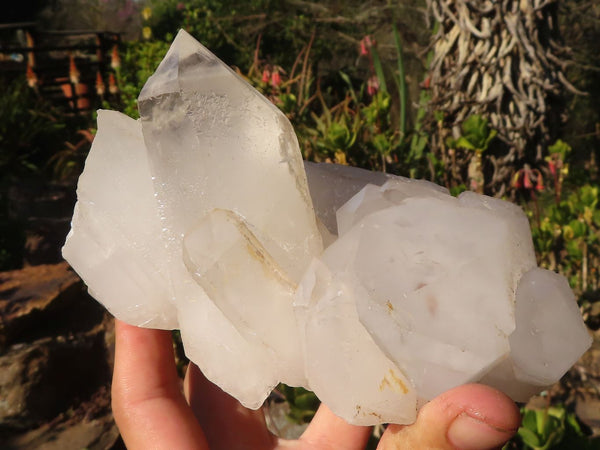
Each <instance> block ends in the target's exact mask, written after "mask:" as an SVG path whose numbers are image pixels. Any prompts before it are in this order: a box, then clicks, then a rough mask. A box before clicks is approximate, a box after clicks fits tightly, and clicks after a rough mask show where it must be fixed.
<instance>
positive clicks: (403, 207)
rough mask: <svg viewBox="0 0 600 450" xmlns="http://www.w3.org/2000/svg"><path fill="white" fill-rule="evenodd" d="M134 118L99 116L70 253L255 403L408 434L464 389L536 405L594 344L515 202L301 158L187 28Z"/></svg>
mask: <svg viewBox="0 0 600 450" xmlns="http://www.w3.org/2000/svg"><path fill="white" fill-rule="evenodd" d="M139 106H140V114H141V119H140V120H139V121H135V120H133V119H130V118H128V117H126V116H124V115H123V114H120V113H117V112H112V111H99V113H98V134H97V135H96V138H95V140H94V143H93V145H92V149H91V151H90V154H89V156H88V159H87V161H86V165H85V170H84V172H83V174H82V175H81V177H80V179H79V185H78V189H77V194H78V202H77V205H76V207H75V211H74V214H73V221H72V229H71V232H70V233H69V235H68V237H67V242H66V243H65V246H64V248H63V255H64V257H65V258H66V259H67V260H68V261H69V262H70V263H71V265H72V266H73V267H74V268H75V270H76V271H77V272H78V273H79V274H80V275H81V277H82V278H83V279H84V281H85V282H86V283H87V285H88V286H89V290H90V293H91V294H92V295H93V296H94V297H95V298H96V299H97V300H98V301H100V302H101V303H102V304H104V305H105V306H106V307H107V308H108V309H109V310H110V312H111V313H112V314H114V315H115V317H117V318H119V319H121V320H124V321H126V322H128V323H131V324H134V325H138V326H145V327H152V328H162V329H172V328H179V329H180V330H181V338H182V340H183V343H184V347H185V351H186V354H187V356H188V357H189V358H190V359H191V360H192V361H193V362H194V363H196V364H197V365H198V366H199V367H200V369H201V370H202V371H203V373H204V374H205V375H206V377H207V378H208V379H209V380H211V381H213V382H214V383H216V384H217V385H218V386H220V387H221V388H222V389H223V390H224V391H226V392H228V393H229V394H231V395H232V396H234V397H235V398H237V399H238V400H239V401H240V402H241V404H243V405H244V406H247V407H250V408H258V407H260V406H261V404H262V403H263V401H264V400H265V399H266V397H267V396H268V395H269V393H270V392H271V390H272V389H273V388H274V387H275V386H276V385H277V384H278V383H279V382H284V383H287V384H289V385H292V386H302V387H305V388H307V389H311V390H313V391H314V392H315V393H316V394H317V395H318V397H319V398H320V399H321V400H322V401H323V402H324V403H325V404H327V405H328V406H329V407H330V408H331V410H332V411H334V413H335V414H337V415H339V416H340V417H342V418H343V419H345V420H346V421H348V422H349V423H353V424H356V425H373V424H378V423H385V422H392V423H400V424H406V423H411V422H413V421H414V420H415V417H416V412H417V409H418V406H420V405H422V404H423V403H424V402H425V401H427V400H430V399H432V398H433V397H435V396H436V395H438V394H440V393H441V392H444V391H445V390H447V389H450V388H452V387H454V386H457V385H460V384H463V383H467V382H482V383H486V384H489V385H490V386H493V387H495V388H497V389H500V390H502V391H503V392H505V393H506V394H508V395H509V396H511V397H512V398H513V399H515V400H518V401H526V400H527V399H528V398H529V397H530V396H531V395H534V394H535V393H537V392H539V391H541V390H543V389H545V388H546V387H547V386H549V385H552V384H553V383H555V382H556V381H558V380H559V378H560V377H561V376H562V375H563V374H564V373H565V372H566V371H567V370H568V369H569V367H571V365H573V364H574V363H575V362H576V360H577V359H578V358H579V356H580V355H581V354H582V353H583V352H585V351H586V349H587V348H588V347H589V346H590V344H591V341H592V339H591V336H590V335H589V333H588V331H587V329H586V327H585V325H584V323H583V320H582V318H581V315H580V313H579V309H578V307H577V303H576V301H575V299H574V296H573V293H572V292H571V290H570V289H569V286H568V283H567V281H566V279H565V278H564V277H562V276H561V275H558V274H555V273H553V272H549V271H547V270H543V269H540V268H538V267H537V265H536V259H535V254H534V250H533V244H532V240H531V233H530V229H529V223H528V220H527V218H526V216H525V215H524V214H523V212H522V210H521V209H520V208H519V207H518V206H516V205H513V204H511V203H508V202H504V201H502V200H498V199H494V198H490V197H486V196H482V195H477V194H475V193H472V192H465V193H463V194H461V195H460V196H459V197H453V196H451V195H450V194H449V193H448V191H447V190H446V189H445V188H442V187H440V186H437V185H435V184H432V183H429V182H426V181H417V180H409V179H406V178H402V177H395V176H392V175H387V174H382V173H373V172H369V171H366V170H362V169H357V168H351V167H344V166H337V165H333V164H315V163H304V164H303V163H302V159H301V154H300V150H299V148H298V143H297V140H296V137H295V135H294V132H293V129H292V127H291V125H290V123H289V122H288V120H287V119H286V117H285V116H284V115H283V114H282V113H281V112H280V111H279V110H278V109H277V108H276V107H275V106H273V105H272V104H271V103H270V102H268V101H267V100H266V99H265V98H263V97H262V96H261V95H260V94H259V93H258V92H256V91H255V90H254V89H252V88H251V87H250V86H249V85H248V84H247V83H246V82H245V81H243V80H242V79H241V78H240V77H238V76H237V75H236V74H235V73H234V72H233V71H231V70H230V69H229V68H228V67H227V66H225V65H224V64H223V63H222V62H220V61H219V60H218V59H217V58H216V57H215V56H214V55H213V54H211V53H210V52H209V51H208V50H207V49H206V48H204V47H203V46H201V45H200V44H199V43H198V42H196V41H195V40H194V39H193V38H192V37H191V36H189V35H188V34H187V33H185V32H184V31H182V32H180V33H179V34H178V35H177V38H176V39H175V41H174V42H173V45H172V46H171V48H170V50H169V52H168V53H167V55H166V57H165V59H164V60H163V62H162V63H161V64H160V66H159V67H158V69H157V71H156V73H155V74H154V75H153V76H152V77H150V79H149V80H148V82H147V83H146V85H145V86H144V89H143V90H142V93H141V94H140V98H139Z"/></svg>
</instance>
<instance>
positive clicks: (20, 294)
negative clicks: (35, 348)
mask: <svg viewBox="0 0 600 450" xmlns="http://www.w3.org/2000/svg"><path fill="white" fill-rule="evenodd" d="M102 318H103V310H102V308H100V307H99V306H98V305H97V303H96V302H94V301H93V299H92V298H90V297H89V296H88V295H87V294H86V293H85V291H84V286H83V285H82V283H81V279H80V278H79V277H78V276H77V275H76V274H75V273H74V272H73V271H72V270H70V268H69V265H68V264H67V263H65V262H62V263H59V264H52V265H40V266H31V267H26V268H24V269H21V270H14V271H10V272H0V343H2V345H3V346H4V347H5V346H7V345H11V344H14V343H17V342H24V341H32V340H35V339H38V338H41V337H44V336H57V335H62V334H67V333H76V332H79V331H82V330H89V329H91V328H92V327H93V326H94V325H95V324H97V323H99V322H101V321H102Z"/></svg>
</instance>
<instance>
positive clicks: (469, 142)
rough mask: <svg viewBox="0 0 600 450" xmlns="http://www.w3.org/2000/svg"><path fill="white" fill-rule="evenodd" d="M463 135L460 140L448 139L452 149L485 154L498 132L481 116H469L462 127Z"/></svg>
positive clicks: (447, 143) (448, 144)
mask: <svg viewBox="0 0 600 450" xmlns="http://www.w3.org/2000/svg"><path fill="white" fill-rule="evenodd" d="M461 130H462V135H461V136H460V137H459V138H458V139H452V138H448V139H447V140H446V145H447V146H448V147H450V148H463V149H465V150H472V151H474V152H484V151H486V150H487V148H488V147H489V145H490V142H491V141H492V139H494V138H495V137H496V135H497V134H498V132H497V131H496V130H494V129H492V128H490V127H489V125H488V120H487V119H486V118H484V117H483V116H481V115H479V114H474V115H472V116H469V117H468V118H467V119H466V120H465V121H464V122H463V123H462V126H461Z"/></svg>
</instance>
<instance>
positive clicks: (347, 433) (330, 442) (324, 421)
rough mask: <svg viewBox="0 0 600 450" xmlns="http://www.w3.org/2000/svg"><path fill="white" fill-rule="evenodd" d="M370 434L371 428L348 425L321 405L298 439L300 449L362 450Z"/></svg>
mask: <svg viewBox="0 0 600 450" xmlns="http://www.w3.org/2000/svg"><path fill="white" fill-rule="evenodd" d="M370 434H371V427H359V426H356V425H349V424H348V423H347V422H346V421H345V420H343V419H340V418H339V417H338V416H336V415H335V414H334V413H333V412H332V411H331V410H330V409H329V408H328V407H327V406H325V405H324V404H323V403H321V406H320V407H319V409H318V410H317V413H316V414H315V417H314V418H313V420H312V421H311V423H310V425H309V426H308V428H307V429H306V431H305V432H304V434H302V437H301V438H300V443H301V444H303V445H301V446H300V448H310V449H315V450H328V449H331V450H335V449H344V450H355V449H356V450H358V449H361V450H362V449H364V448H365V445H366V444H367V441H368V440H369V436H370ZM304 446H305V447H304Z"/></svg>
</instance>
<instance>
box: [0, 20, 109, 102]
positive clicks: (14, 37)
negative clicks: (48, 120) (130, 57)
mask: <svg viewBox="0 0 600 450" xmlns="http://www.w3.org/2000/svg"><path fill="white" fill-rule="evenodd" d="M120 42H121V37H120V34H119V33H112V32H107V31H98V30H70V31H41V30H39V29H38V27H37V25H36V23H32V22H28V23H18V24H6V25H2V24H0V77H2V78H5V79H6V78H8V79H9V80H10V79H12V78H15V77H18V76H22V75H25V76H26V79H27V83H28V85H29V87H31V88H32V89H35V90H36V91H37V92H38V93H39V94H40V95H41V96H43V97H44V98H46V99H48V100H50V101H51V102H52V103H54V104H55V105H57V106H62V107H65V108H66V109H67V110H68V111H71V112H73V113H81V112H87V111H89V110H91V109H94V108H97V107H98V106H100V105H101V103H102V100H109V101H110V102H111V103H112V102H114V101H115V100H117V98H116V97H118V95H119V89H118V85H117V81H116V80H117V77H116V75H117V72H118V70H119V68H120V65H121V60H120V54H119V44H120Z"/></svg>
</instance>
